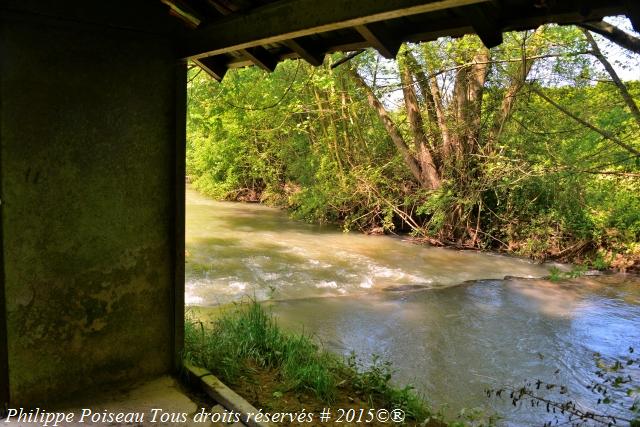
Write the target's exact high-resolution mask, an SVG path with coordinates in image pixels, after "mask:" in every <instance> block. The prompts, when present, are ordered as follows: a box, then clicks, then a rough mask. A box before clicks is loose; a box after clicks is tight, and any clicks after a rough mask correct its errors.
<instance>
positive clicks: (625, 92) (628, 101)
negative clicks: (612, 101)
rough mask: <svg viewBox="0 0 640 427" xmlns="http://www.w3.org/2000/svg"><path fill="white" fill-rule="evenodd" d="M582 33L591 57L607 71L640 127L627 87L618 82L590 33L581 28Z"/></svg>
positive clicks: (618, 79) (614, 71)
mask: <svg viewBox="0 0 640 427" xmlns="http://www.w3.org/2000/svg"><path fill="white" fill-rule="evenodd" d="M582 32H583V33H584V36H585V37H586V38H587V41H588V42H589V44H590V45H591V48H592V49H593V56H595V57H596V58H597V59H598V61H600V63H602V65H603V66H604V69H605V70H607V73H609V75H610V76H611V80H613V82H614V83H615V85H616V87H617V88H618V90H619V91H620V94H621V95H622V99H624V102H625V103H626V104H627V107H629V110H631V114H632V115H633V118H634V119H635V120H636V123H637V124H638V126H640V110H638V106H637V105H636V103H635V101H634V100H633V98H632V97H631V94H630V93H629V90H628V89H627V86H626V85H625V84H624V83H623V82H622V80H620V77H619V76H618V73H616V70H615V69H614V68H613V66H612V65H611V63H610V62H609V61H608V60H607V58H605V56H604V55H603V54H602V51H601V50H600V48H599V47H598V43H596V41H595V39H594V38H593V36H592V35H591V33H590V32H589V31H587V30H585V29H584V28H582Z"/></svg>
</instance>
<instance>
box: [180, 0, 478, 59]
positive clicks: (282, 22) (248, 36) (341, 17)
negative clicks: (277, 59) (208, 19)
mask: <svg viewBox="0 0 640 427" xmlns="http://www.w3.org/2000/svg"><path fill="white" fill-rule="evenodd" d="M487 1H488V0H426V1H425V0H385V1H379V0H324V1H323V2H318V1H317V0H279V1H276V2H274V3H271V4H268V5H266V6H263V7H260V8H257V9H253V10H252V11H251V13H240V14H233V15H230V16H229V17H228V19H226V20H223V21H220V22H216V23H213V24H210V25H207V26H204V27H201V28H199V29H197V30H194V31H191V32H190V33H189V34H187V36H186V39H185V50H184V52H183V53H182V56H183V57H189V58H192V59H195V58H199V57H203V56H209V55H218V54H222V53H226V52H229V51H232V50H240V49H247V48H251V47H256V46H260V45H263V44H267V43H277V42H282V41H284V40H290V39H295V38H299V37H303V36H308V35H311V34H315V33H321V32H327V31H332V30H337V29H341V28H348V27H354V26H357V25H365V24H370V23H372V22H379V21H384V20H387V19H394V18H400V17H403V16H408V15H414V14H420V13H426V12H431V11H434V10H440V9H446V8H452V7H460V6H465V5H471V4H478V3H485V2H487Z"/></svg>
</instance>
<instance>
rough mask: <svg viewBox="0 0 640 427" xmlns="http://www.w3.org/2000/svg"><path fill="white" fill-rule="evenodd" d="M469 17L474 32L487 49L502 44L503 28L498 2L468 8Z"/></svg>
mask: <svg viewBox="0 0 640 427" xmlns="http://www.w3.org/2000/svg"><path fill="white" fill-rule="evenodd" d="M465 10H468V15H467V16H468V17H469V21H470V22H471V26H472V27H473V30H474V32H475V33H476V34H477V35H478V37H480V40H482V43H484V45H485V46H486V47H487V48H489V49H490V48H492V47H496V46H498V45H500V44H502V28H501V27H500V10H499V6H498V4H497V2H495V1H492V2H489V3H487V4H483V5H472V6H469V7H468V8H465Z"/></svg>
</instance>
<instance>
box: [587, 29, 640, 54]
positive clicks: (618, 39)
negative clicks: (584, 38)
mask: <svg viewBox="0 0 640 427" xmlns="http://www.w3.org/2000/svg"><path fill="white" fill-rule="evenodd" d="M578 26H579V27H582V28H584V29H586V30H589V31H593V32H594V33H598V34H600V35H601V36H602V37H605V38H606V39H608V40H609V41H612V42H613V43H615V44H617V45H618V46H622V47H623V48H625V49H628V50H630V51H631V52H634V53H637V54H639V55H640V38H639V37H636V36H634V35H632V34H629V33H627V32H626V31H623V30H621V29H620V28H618V27H616V26H614V25H611V24H609V23H608V22H604V21H599V22H585V23H582V24H578Z"/></svg>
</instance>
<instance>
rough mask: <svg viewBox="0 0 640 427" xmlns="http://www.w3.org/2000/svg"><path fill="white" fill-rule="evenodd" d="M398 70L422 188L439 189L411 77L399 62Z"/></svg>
mask: <svg viewBox="0 0 640 427" xmlns="http://www.w3.org/2000/svg"><path fill="white" fill-rule="evenodd" d="M398 68H399V71H400V81H401V83H402V93H403V95H404V103H405V107H406V110H407V118H408V119H409V128H410V129H411V134H412V135H413V141H414V145H415V147H416V150H417V152H418V162H419V163H420V170H421V171H422V181H423V182H425V185H424V187H426V188H430V189H432V190H435V189H437V188H439V187H440V176H439V174H438V169H437V167H436V164H435V162H434V160H433V156H432V154H431V151H430V150H429V141H428V140H427V135H426V134H425V132H424V122H423V120H422V115H421V114H420V107H419V105H418V98H417V97H416V92H415V89H414V87H413V84H414V82H413V76H412V75H411V71H410V70H409V68H408V67H407V65H406V64H405V63H403V61H401V60H400V61H398Z"/></svg>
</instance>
